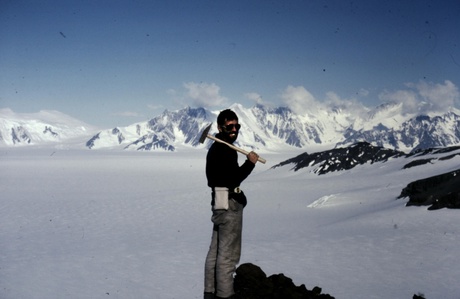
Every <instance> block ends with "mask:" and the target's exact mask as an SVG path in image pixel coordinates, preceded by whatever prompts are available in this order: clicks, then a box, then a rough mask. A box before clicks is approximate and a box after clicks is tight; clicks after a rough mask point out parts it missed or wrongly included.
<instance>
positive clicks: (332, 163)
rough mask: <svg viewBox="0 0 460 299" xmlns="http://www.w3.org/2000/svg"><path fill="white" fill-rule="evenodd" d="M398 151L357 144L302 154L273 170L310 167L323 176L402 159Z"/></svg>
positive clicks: (365, 143) (368, 144)
mask: <svg viewBox="0 0 460 299" xmlns="http://www.w3.org/2000/svg"><path fill="white" fill-rule="evenodd" d="M404 155H405V154H404V153H403V152H400V151H395V150H392V149H386V148H383V147H381V146H373V145H371V144H370V143H367V142H359V143H357V144H354V145H351V146H349V147H346V148H335V149H332V150H328V151H324V152H319V153H313V154H308V153H303V154H301V155H299V156H297V157H294V158H292V159H289V160H286V161H284V162H281V163H280V164H278V165H275V166H273V168H276V167H280V166H284V165H287V164H294V167H293V169H294V170H295V171H297V170H299V169H301V168H304V167H307V166H311V167H313V172H314V173H317V174H325V173H328V172H333V171H340V170H347V169H351V168H353V167H355V166H357V165H361V164H365V163H374V162H382V161H386V160H388V159H389V158H391V157H402V156H404Z"/></svg>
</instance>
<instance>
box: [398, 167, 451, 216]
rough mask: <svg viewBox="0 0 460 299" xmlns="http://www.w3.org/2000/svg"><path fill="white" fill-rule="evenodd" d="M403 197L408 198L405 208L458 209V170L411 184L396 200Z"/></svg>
mask: <svg viewBox="0 0 460 299" xmlns="http://www.w3.org/2000/svg"><path fill="white" fill-rule="evenodd" d="M403 197H409V202H408V203H407V206H414V205H415V206H430V207H429V208H428V209H429V210H437V209H442V208H450V209H460V169H459V170H455V171H452V172H448V173H444V174H441V175H437V176H433V177H429V178H426V179H422V180H417V181H415V182H412V183H410V184H408V185H407V187H406V188H404V189H403V190H402V191H401V195H400V196H399V197H398V198H403Z"/></svg>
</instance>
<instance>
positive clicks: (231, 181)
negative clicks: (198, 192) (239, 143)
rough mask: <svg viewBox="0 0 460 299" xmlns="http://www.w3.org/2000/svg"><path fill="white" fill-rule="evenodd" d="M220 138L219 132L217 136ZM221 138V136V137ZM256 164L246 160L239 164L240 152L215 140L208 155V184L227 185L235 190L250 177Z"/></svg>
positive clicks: (211, 185)
mask: <svg viewBox="0 0 460 299" xmlns="http://www.w3.org/2000/svg"><path fill="white" fill-rule="evenodd" d="M216 137H217V138H219V137H220V136H219V134H218V135H217V136H216ZM219 139H220V138H219ZM254 167H255V164H254V163H252V162H251V161H249V160H246V161H245V162H244V163H243V165H241V166H239V165H238V154H237V152H236V151H235V150H234V149H232V148H230V147H229V146H227V145H225V144H222V143H219V142H217V141H216V142H214V143H213V144H212V145H211V148H210V149H209V151H208V155H207V156H206V177H207V179H208V186H209V187H211V188H214V187H227V188H229V189H230V190H233V189H234V188H235V187H238V186H240V184H241V182H243V181H244V179H246V178H247V177H248V175H249V174H250V173H251V172H252V170H253V169H254Z"/></svg>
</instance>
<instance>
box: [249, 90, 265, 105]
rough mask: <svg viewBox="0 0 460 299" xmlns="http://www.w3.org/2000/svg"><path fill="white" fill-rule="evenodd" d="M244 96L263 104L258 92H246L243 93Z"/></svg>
mask: <svg viewBox="0 0 460 299" xmlns="http://www.w3.org/2000/svg"><path fill="white" fill-rule="evenodd" d="M244 96H245V97H246V98H247V99H249V100H251V101H253V102H255V103H256V104H263V102H264V101H263V100H262V96H261V95H260V94H258V93H257V92H248V93H246V94H244Z"/></svg>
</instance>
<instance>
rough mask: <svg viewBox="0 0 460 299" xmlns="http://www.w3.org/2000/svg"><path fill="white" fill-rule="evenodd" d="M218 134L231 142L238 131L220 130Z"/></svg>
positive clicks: (235, 137)
mask: <svg viewBox="0 0 460 299" xmlns="http://www.w3.org/2000/svg"><path fill="white" fill-rule="evenodd" d="M232 134H234V135H232ZM220 135H221V136H222V140H224V141H226V142H228V143H233V142H235V141H236V139H237V138H238V132H235V133H233V132H221V133H220Z"/></svg>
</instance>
